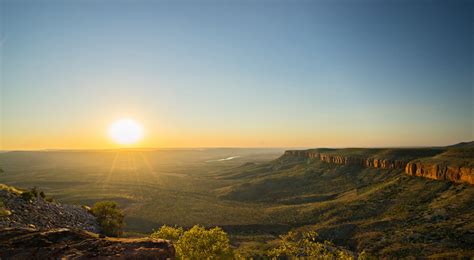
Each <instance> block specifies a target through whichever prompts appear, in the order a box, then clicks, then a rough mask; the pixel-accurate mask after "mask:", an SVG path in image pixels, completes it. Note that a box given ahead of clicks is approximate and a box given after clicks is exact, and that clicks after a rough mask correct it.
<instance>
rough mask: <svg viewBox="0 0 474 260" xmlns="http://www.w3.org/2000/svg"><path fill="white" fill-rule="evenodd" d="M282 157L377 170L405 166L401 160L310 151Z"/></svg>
mask: <svg viewBox="0 0 474 260" xmlns="http://www.w3.org/2000/svg"><path fill="white" fill-rule="evenodd" d="M284 156H298V157H305V158H309V159H319V160H321V161H324V162H327V163H335V164H342V165H344V164H352V165H360V166H364V167H371V168H379V169H404V168H405V166H406V165H407V162H406V161H403V160H391V159H378V158H362V157H357V156H343V155H334V154H328V153H320V152H317V151H312V150H290V151H285V154H284Z"/></svg>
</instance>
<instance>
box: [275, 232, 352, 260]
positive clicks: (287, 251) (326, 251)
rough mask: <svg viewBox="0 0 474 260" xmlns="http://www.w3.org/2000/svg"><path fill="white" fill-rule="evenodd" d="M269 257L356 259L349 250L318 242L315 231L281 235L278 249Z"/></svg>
mask: <svg viewBox="0 0 474 260" xmlns="http://www.w3.org/2000/svg"><path fill="white" fill-rule="evenodd" d="M268 255H269V256H271V257H278V258H281V257H283V258H292V259H294V258H317V259H354V257H353V255H352V254H350V253H349V252H348V251H347V250H343V249H340V248H338V247H336V246H335V245H334V244H333V243H331V242H329V241H324V242H323V243H321V242H318V233H316V231H315V230H313V229H310V230H306V231H290V232H288V233H287V234H285V235H281V236H280V242H279V245H278V247H276V248H274V249H271V250H270V251H269V252H268Z"/></svg>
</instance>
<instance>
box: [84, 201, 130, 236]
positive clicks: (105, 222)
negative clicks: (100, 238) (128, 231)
mask: <svg viewBox="0 0 474 260" xmlns="http://www.w3.org/2000/svg"><path fill="white" fill-rule="evenodd" d="M91 212H92V214H93V215H94V216H96V217H97V221H98V222H99V225H100V227H101V229H102V232H103V233H104V234H105V235H107V236H111V237H118V236H121V235H122V229H123V227H124V225H125V223H124V221H123V218H124V215H123V213H122V211H121V210H120V209H119V208H118V206H117V203H116V202H113V201H100V202H97V203H95V204H94V206H93V207H92V209H91Z"/></svg>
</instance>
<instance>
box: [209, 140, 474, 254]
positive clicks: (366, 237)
mask: <svg viewBox="0 0 474 260" xmlns="http://www.w3.org/2000/svg"><path fill="white" fill-rule="evenodd" d="M312 151H314V150H312ZM447 152H448V151H446V150H445V149H440V150H438V149H429V150H425V149H421V150H412V151H408V153H407V152H406V150H399V149H397V150H388V149H377V150H375V149H374V150H369V149H344V150H342V151H341V152H339V153H338V151H337V150H329V149H325V150H319V151H318V153H319V154H321V153H323V154H324V155H330V157H329V156H323V158H333V159H330V160H321V157H316V156H314V157H312V156H308V155H309V154H310V153H308V152H306V151H304V152H298V151H292V152H291V154H288V153H285V155H284V156H282V157H280V158H279V159H277V160H274V161H272V162H269V163H263V164H246V165H243V166H241V167H239V168H236V169H233V170H232V171H226V172H223V173H222V174H221V175H219V176H217V177H219V178H222V179H231V180H235V181H236V182H238V183H236V184H233V185H230V186H227V187H225V188H221V189H219V190H217V192H218V194H219V196H221V198H223V199H226V200H233V201H241V202H246V203H254V204H256V205H259V204H262V203H264V204H265V205H272V207H270V208H267V209H266V211H265V214H266V215H267V219H266V222H265V223H268V224H270V223H271V224H274V225H277V224H279V225H287V226H288V227H289V228H296V229H298V228H301V227H304V226H307V225H315V226H316V229H317V230H318V232H319V234H320V236H321V238H322V239H328V240H331V241H333V242H335V243H336V244H338V245H342V246H345V247H347V248H349V249H351V250H353V251H356V252H361V251H362V250H365V251H366V252H368V253H370V254H372V255H375V256H378V257H408V256H425V257H428V256H432V257H449V256H451V257H452V256H457V257H458V256H471V257H473V256H474V250H473V248H474V224H473V223H474V215H473V214H472V213H473V205H474V187H473V186H472V185H470V184H455V183H452V182H446V181H438V180H430V179H427V178H416V177H412V176H409V175H407V174H406V173H405V169H404V167H403V165H402V166H400V167H393V166H390V165H396V164H388V165H389V166H388V167H383V166H381V165H379V164H378V163H374V164H373V165H369V166H367V165H366V164H365V163H344V162H346V161H347V160H342V159H341V158H354V157H356V156H367V158H372V159H371V160H372V161H373V162H374V161H375V160H377V159H379V158H380V157H378V156H380V155H383V156H384V157H385V158H386V159H385V160H387V161H388V160H391V161H392V162H395V161H407V160H413V159H416V158H422V157H423V156H426V155H427V156H428V157H429V158H431V157H433V158H434V157H436V156H443V157H444V156H446V154H447ZM449 152H450V153H452V152H453V150H451V151H449ZM398 155H402V156H398ZM338 158H339V159H338ZM456 158H458V159H459V156H457V157H456ZM468 160H471V159H468ZM349 161H350V159H349ZM365 161H367V159H366V160H365ZM451 161H452V162H453V159H451ZM267 231H268V232H272V230H267ZM275 232H277V230H275Z"/></svg>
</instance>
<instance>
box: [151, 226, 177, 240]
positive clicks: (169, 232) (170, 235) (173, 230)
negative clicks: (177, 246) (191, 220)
mask: <svg viewBox="0 0 474 260" xmlns="http://www.w3.org/2000/svg"><path fill="white" fill-rule="evenodd" d="M183 234H184V230H183V228H182V227H170V226H167V225H163V226H161V228H160V230H158V231H155V232H154V233H153V234H151V238H161V239H166V240H171V242H178V240H179V239H180V238H181V236H182V235H183Z"/></svg>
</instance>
